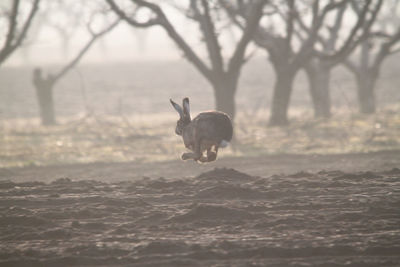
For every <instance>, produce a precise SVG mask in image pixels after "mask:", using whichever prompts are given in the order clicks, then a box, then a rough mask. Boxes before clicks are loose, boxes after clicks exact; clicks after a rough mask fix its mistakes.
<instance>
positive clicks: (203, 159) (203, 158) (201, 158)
mask: <svg viewBox="0 0 400 267" xmlns="http://www.w3.org/2000/svg"><path fill="white" fill-rule="evenodd" d="M198 161H200V162H201V163H204V162H208V159H207V158H206V157H204V156H201V157H200V158H199V159H198Z"/></svg>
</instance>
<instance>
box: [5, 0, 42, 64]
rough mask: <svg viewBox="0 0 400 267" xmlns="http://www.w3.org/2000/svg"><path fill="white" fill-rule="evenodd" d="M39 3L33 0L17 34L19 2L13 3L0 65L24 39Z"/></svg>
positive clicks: (38, 0) (17, 0) (16, 0)
mask: <svg viewBox="0 0 400 267" xmlns="http://www.w3.org/2000/svg"><path fill="white" fill-rule="evenodd" d="M39 2H40V0H34V2H33V3H32V7H31V9H30V11H29V13H28V17H27V19H26V21H25V22H24V23H23V26H22V28H21V31H20V33H19V34H17V33H16V31H17V24H18V13H19V12H20V1H19V0H14V1H13V5H12V8H11V12H10V16H9V25H8V31H7V35H6V39H5V42H4V45H3V47H2V48H1V50H0V64H1V63H2V62H4V60H6V58H7V57H8V56H10V55H11V54H12V53H13V52H14V51H15V49H16V48H17V47H19V46H20V45H21V43H22V41H23V40H24V39H25V37H26V35H27V32H28V29H29V28H30V26H31V24H32V20H33V18H34V17H35V15H36V12H37V10H38V8H39Z"/></svg>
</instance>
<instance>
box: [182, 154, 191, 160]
mask: <svg viewBox="0 0 400 267" xmlns="http://www.w3.org/2000/svg"><path fill="white" fill-rule="evenodd" d="M191 158H192V153H183V154H182V156H181V159H182V160H188V159H191Z"/></svg>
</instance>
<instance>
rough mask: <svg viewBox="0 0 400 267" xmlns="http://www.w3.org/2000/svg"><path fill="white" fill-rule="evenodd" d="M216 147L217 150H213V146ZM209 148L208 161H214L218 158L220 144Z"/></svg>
mask: <svg viewBox="0 0 400 267" xmlns="http://www.w3.org/2000/svg"><path fill="white" fill-rule="evenodd" d="M213 147H214V150H215V151H212V148H213ZM213 147H210V148H209V149H207V161H208V162H210V161H214V160H216V159H217V153H218V146H213Z"/></svg>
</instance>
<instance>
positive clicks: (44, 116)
mask: <svg viewBox="0 0 400 267" xmlns="http://www.w3.org/2000/svg"><path fill="white" fill-rule="evenodd" d="M35 88H36V95H37V98H38V103H39V112H40V119H41V122H42V125H55V124H56V119H55V113H54V101H53V86H42V87H38V86H35Z"/></svg>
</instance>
